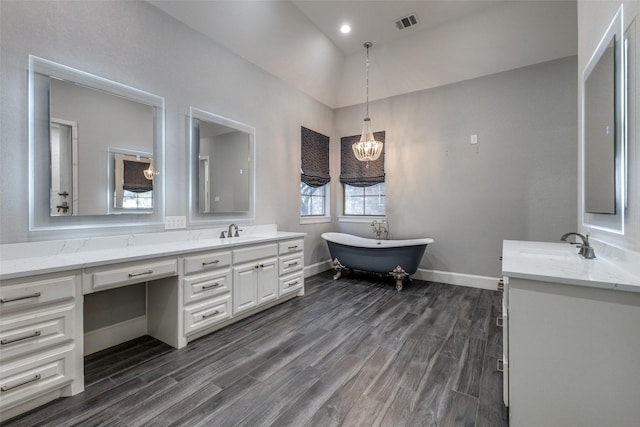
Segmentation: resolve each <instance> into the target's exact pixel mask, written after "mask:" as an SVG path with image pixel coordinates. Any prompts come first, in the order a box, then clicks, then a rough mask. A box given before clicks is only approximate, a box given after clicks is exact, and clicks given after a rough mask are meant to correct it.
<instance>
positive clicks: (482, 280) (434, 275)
mask: <svg viewBox="0 0 640 427" xmlns="http://www.w3.org/2000/svg"><path fill="white" fill-rule="evenodd" d="M411 277H413V278H415V279H418V280H425V281H428V282H438V283H446V284H448V285H457V286H467V287H470V288H480V289H489V290H492V291H495V290H496V289H497V288H498V281H499V280H500V278H498V277H488V276H476V275H474V274H464V273H452V272H450V271H438V270H427V269H424V268H419V269H418V271H416V274H414V275H413V276H411Z"/></svg>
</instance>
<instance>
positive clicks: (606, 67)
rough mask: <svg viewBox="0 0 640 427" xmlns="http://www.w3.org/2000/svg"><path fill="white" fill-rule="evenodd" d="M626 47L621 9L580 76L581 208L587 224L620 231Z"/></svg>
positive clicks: (621, 219)
mask: <svg viewBox="0 0 640 427" xmlns="http://www.w3.org/2000/svg"><path fill="white" fill-rule="evenodd" d="M625 56H626V49H625V43H624V32H623V23H622V7H621V8H620V9H619V10H618V12H617V13H616V15H615V16H614V18H613V20H612V21H611V23H610V24H609V27H608V28H607V31H606V32H605V34H604V35H603V37H602V39H601V40H600V43H599V44H598V47H597V48H596V50H595V51H594V53H593V55H592V56H591V58H590V59H589V62H588V63H587V66H586V67H585V69H584V72H583V74H582V89H583V90H582V94H583V96H582V207H583V223H584V225H585V226H587V227H591V228H596V229H600V230H605V231H609V232H612V233H616V234H624V211H625V208H626V191H625V188H626V89H625V88H626V66H625V64H626V61H625Z"/></svg>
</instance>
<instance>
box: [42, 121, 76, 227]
mask: <svg viewBox="0 0 640 427" xmlns="http://www.w3.org/2000/svg"><path fill="white" fill-rule="evenodd" d="M50 132H51V134H50V135H51V138H50V148H49V150H50V152H49V156H50V159H51V189H50V194H51V197H50V206H51V216H69V215H77V214H78V197H77V188H78V124H77V123H76V122H72V121H69V120H63V119H58V118H51V128H50Z"/></svg>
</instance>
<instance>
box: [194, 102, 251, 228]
mask: <svg viewBox="0 0 640 427" xmlns="http://www.w3.org/2000/svg"><path fill="white" fill-rule="evenodd" d="M189 134H190V135H189V139H190V147H191V148H190V156H189V157H190V180H189V181H190V191H189V194H190V202H189V216H190V221H191V222H194V223H197V222H212V221H213V222H215V221H220V222H223V221H224V222H228V221H242V220H244V221H249V220H253V219H254V199H255V197H254V188H255V185H254V180H255V160H254V153H255V129H254V128H253V127H251V126H248V125H245V124H243V123H240V122H237V121H234V120H231V119H227V118H225V117H222V116H218V115H216V114H213V113H210V112H208V111H204V110H200V109H198V108H195V107H191V108H190V113H189Z"/></svg>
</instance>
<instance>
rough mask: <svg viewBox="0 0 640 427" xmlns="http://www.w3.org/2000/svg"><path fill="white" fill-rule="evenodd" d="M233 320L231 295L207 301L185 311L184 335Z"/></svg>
mask: <svg viewBox="0 0 640 427" xmlns="http://www.w3.org/2000/svg"><path fill="white" fill-rule="evenodd" d="M230 318H231V295H228V296H226V297H222V298H217V299H215V300H211V301H207V302H204V303H202V304H197V305H194V306H191V307H187V308H185V309H184V334H185V335H188V334H190V333H193V332H197V331H199V330H201V329H203V328H206V327H209V326H212V325H215V324H216V323H220V322H222V321H224V320H227V319H230Z"/></svg>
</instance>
